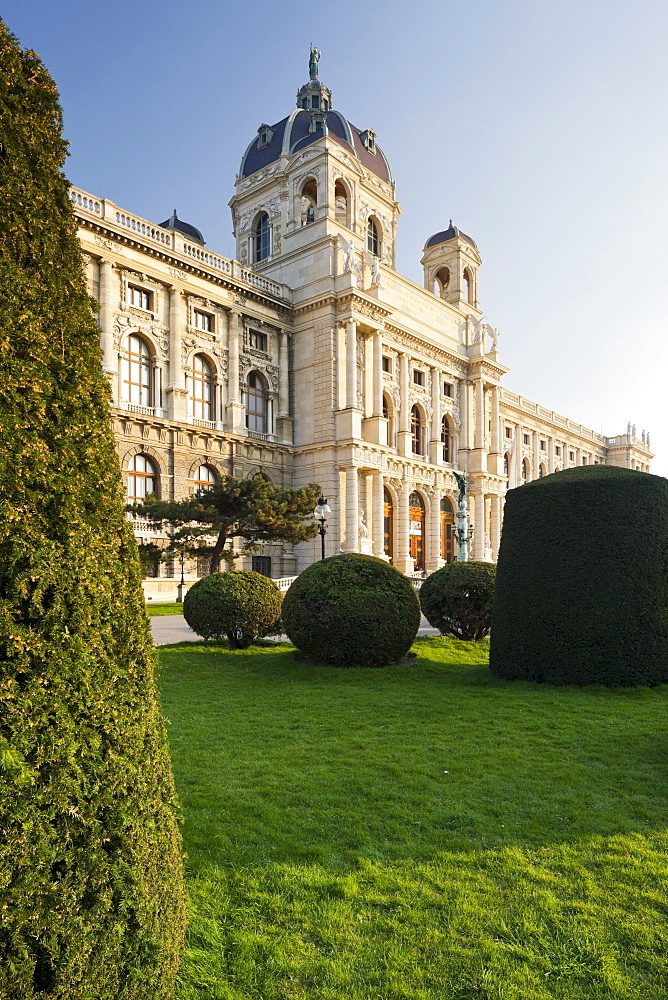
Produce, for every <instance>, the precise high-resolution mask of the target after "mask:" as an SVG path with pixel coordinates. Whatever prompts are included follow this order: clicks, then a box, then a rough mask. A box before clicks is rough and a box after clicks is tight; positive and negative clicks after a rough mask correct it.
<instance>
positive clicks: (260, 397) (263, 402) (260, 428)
mask: <svg viewBox="0 0 668 1000" xmlns="http://www.w3.org/2000/svg"><path fill="white" fill-rule="evenodd" d="M245 395H246V427H247V428H248V430H249V431H256V432H257V433H259V434H266V433H267V426H268V422H267V413H268V409H269V406H268V403H269V399H268V396H267V389H266V387H265V384H264V382H263V380H262V377H261V376H260V375H258V373H257V372H251V373H250V375H249V376H248V384H247V385H246V393H245Z"/></svg>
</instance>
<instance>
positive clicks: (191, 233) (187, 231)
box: [159, 209, 204, 246]
mask: <svg viewBox="0 0 668 1000" xmlns="http://www.w3.org/2000/svg"><path fill="white" fill-rule="evenodd" d="M159 226H160V228H161V229H174V230H176V232H177V233H181V234H182V235H183V236H187V237H188V239H189V240H193V241H194V242H195V243H201V244H202V246H204V237H203V236H202V234H201V233H200V231H199V229H196V228H195V226H191V225H190V223H189V222H181V220H180V219H179V218H177V215H176V209H174V211H173V212H172V215H171V218H169V219H167V220H166V221H165V222H160V223H159Z"/></svg>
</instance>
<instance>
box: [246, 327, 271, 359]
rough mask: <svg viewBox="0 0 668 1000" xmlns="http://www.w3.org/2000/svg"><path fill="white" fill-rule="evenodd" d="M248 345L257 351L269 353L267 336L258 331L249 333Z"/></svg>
mask: <svg viewBox="0 0 668 1000" xmlns="http://www.w3.org/2000/svg"><path fill="white" fill-rule="evenodd" d="M248 345H249V347H252V348H253V349H254V350H256V351H264V353H265V354H266V353H267V334H266V333H259V332H258V331H257V330H249V331H248Z"/></svg>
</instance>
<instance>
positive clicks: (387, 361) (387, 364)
mask: <svg viewBox="0 0 668 1000" xmlns="http://www.w3.org/2000/svg"><path fill="white" fill-rule="evenodd" d="M383 371H384V372H389V373H390V374H392V358H388V357H386V356H385V355H383Z"/></svg>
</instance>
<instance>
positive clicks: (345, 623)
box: [281, 553, 420, 667]
mask: <svg viewBox="0 0 668 1000" xmlns="http://www.w3.org/2000/svg"><path fill="white" fill-rule="evenodd" d="M281 617H282V621H283V628H284V629H285V631H286V633H287V634H288V636H289V637H290V639H291V641H292V642H293V643H294V644H295V646H297V648H298V649H300V650H301V651H302V653H304V654H305V655H306V656H308V657H311V658H312V659H314V660H317V661H318V662H319V663H329V664H332V665H333V666H336V667H351V666H361V667H384V666H387V664H389V663H395V662H396V661H397V660H400V659H401V658H402V656H405V655H406V653H407V652H408V650H409V649H410V647H411V645H412V643H413V640H414V639H415V636H416V634H417V630H418V627H419V625H420V604H419V601H418V599H417V596H416V594H415V591H414V590H413V587H412V584H411V582H410V580H409V579H408V578H407V577H405V576H403V574H401V573H399V572H398V570H396V569H394V568H393V567H392V566H390V565H389V564H388V563H386V562H384V561H383V560H382V559H376V558H374V556H366V555H359V554H357V553H347V554H345V555H340V556H332V557H331V558H329V559H324V560H322V561H321V562H316V563H313V565H311V566H309V567H308V569H305V570H304V572H303V573H300V575H299V576H298V577H297V579H296V580H295V581H294V582H293V583H292V586H291V587H290V589H289V590H288V592H287V594H286V595H285V599H284V601H283V613H282V616H281Z"/></svg>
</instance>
